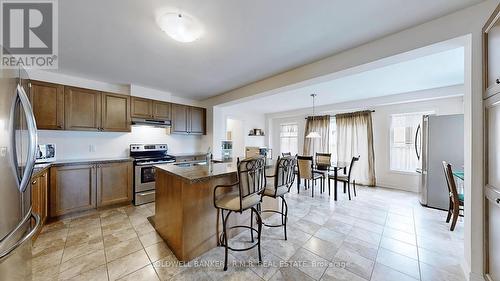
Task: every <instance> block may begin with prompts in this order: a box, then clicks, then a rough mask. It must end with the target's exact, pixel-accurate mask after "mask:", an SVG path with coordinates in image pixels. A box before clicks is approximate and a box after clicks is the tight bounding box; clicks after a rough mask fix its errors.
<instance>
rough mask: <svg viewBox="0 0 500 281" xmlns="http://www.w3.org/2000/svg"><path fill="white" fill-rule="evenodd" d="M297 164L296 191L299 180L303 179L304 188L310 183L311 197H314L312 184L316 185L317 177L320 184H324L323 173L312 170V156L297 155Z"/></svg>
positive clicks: (298, 189)
mask: <svg viewBox="0 0 500 281" xmlns="http://www.w3.org/2000/svg"><path fill="white" fill-rule="evenodd" d="M297 166H298V175H297V176H298V180H297V193H299V191H300V180H301V179H304V185H305V188H306V189H308V188H309V185H312V197H314V186H315V185H316V180H318V179H319V180H320V181H321V184H322V186H324V184H325V181H324V176H323V174H322V173H319V172H317V171H315V170H314V161H313V157H312V156H297ZM320 190H322V189H320Z"/></svg>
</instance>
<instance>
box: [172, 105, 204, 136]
mask: <svg viewBox="0 0 500 281" xmlns="http://www.w3.org/2000/svg"><path fill="white" fill-rule="evenodd" d="M205 119H206V111H205V109H204V108H201V107H194V106H187V105H181V104H172V133H174V134H195V135H203V134H205V126H206V120H205Z"/></svg>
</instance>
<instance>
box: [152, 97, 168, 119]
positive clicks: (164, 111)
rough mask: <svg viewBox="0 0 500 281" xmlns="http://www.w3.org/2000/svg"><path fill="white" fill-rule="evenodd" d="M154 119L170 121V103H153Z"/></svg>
mask: <svg viewBox="0 0 500 281" xmlns="http://www.w3.org/2000/svg"><path fill="white" fill-rule="evenodd" d="M153 118H154V119H155V120H170V119H171V117H170V103H168V102H161V101H153Z"/></svg>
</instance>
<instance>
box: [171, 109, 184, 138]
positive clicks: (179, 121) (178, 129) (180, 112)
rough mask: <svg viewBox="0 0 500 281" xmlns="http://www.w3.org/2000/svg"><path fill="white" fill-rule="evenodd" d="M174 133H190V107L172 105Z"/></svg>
mask: <svg viewBox="0 0 500 281" xmlns="http://www.w3.org/2000/svg"><path fill="white" fill-rule="evenodd" d="M172 133H175V134H187V133H188V107H187V106H186V105H182V104H175V103H173V104H172Z"/></svg>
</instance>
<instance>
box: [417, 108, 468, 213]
mask: <svg viewBox="0 0 500 281" xmlns="http://www.w3.org/2000/svg"><path fill="white" fill-rule="evenodd" d="M415 138H416V142H415V151H416V154H417V157H418V158H419V160H420V163H421V164H420V168H418V169H417V172H418V173H419V174H420V187H419V199H420V203H421V204H422V205H424V206H427V207H432V208H437V209H442V210H448V204H449V197H448V187H447V185H446V180H445V177H444V172H443V166H442V162H443V161H446V162H448V163H450V164H452V165H453V168H454V169H459V170H462V169H463V164H464V116H463V114H455V115H440V116H437V115H424V117H423V120H422V124H421V125H420V127H419V128H418V129H417V134H416V136H415ZM419 142H420V144H419Z"/></svg>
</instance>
